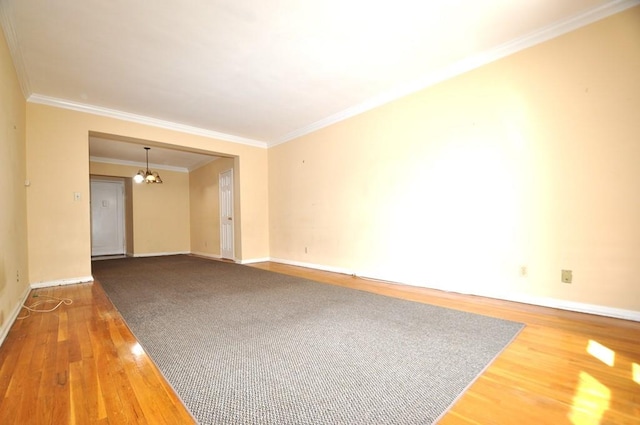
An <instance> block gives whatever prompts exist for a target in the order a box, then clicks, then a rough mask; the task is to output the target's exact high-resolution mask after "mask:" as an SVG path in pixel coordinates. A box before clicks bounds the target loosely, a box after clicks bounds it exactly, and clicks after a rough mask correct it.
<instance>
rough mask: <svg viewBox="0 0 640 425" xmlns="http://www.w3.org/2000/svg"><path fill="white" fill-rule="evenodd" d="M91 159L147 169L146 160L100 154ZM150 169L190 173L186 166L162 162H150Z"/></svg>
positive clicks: (90, 158)
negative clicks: (132, 159) (115, 157)
mask: <svg viewBox="0 0 640 425" xmlns="http://www.w3.org/2000/svg"><path fill="white" fill-rule="evenodd" d="M89 161H92V162H101V163H103V164H116V165H130V166H133V167H137V168H142V169H146V168H147V163H146V162H138V161H127V160H125V159H114V158H103V157H100V156H90V157H89ZM149 169H153V170H156V169H157V170H166V171H177V172H179V173H188V172H189V169H188V168H185V167H175V166H173V165H162V164H152V163H149Z"/></svg>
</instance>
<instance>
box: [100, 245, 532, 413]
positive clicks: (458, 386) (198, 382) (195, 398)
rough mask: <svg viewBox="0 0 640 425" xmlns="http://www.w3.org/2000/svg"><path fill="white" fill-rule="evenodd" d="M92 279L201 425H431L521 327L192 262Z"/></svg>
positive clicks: (161, 261) (107, 269)
mask: <svg viewBox="0 0 640 425" xmlns="http://www.w3.org/2000/svg"><path fill="white" fill-rule="evenodd" d="M93 272H94V276H95V277H96V278H97V279H98V280H99V281H100V283H101V284H102V286H103V287H104V289H105V291H106V292H107V294H108V296H109V298H110V299H111V301H112V302H113V303H114V305H115V306H116V308H117V309H118V310H119V311H120V313H121V314H122V316H123V317H124V319H125V321H126V322H127V324H128V325H129V327H130V329H131V330H132V331H133V333H134V334H135V336H136V338H137V339H138V340H139V341H140V344H141V345H142V346H143V348H144V349H145V350H146V352H147V353H148V354H149V355H150V356H151V358H152V359H153V360H154V361H155V363H156V364H157V366H158V367H159V368H160V370H161V371H162V373H163V374H164V375H165V377H166V379H167V380H168V381H169V383H170V384H171V385H172V386H173V388H174V389H175V391H176V392H177V393H178V395H179V396H180V397H181V398H182V400H183V401H184V403H185V405H186V406H187V408H188V409H189V410H190V411H191V413H192V414H193V416H194V417H195V418H196V419H197V420H198V421H199V422H200V423H201V424H314V425H317V424H432V423H435V422H436V421H437V420H438V418H439V417H440V416H441V415H443V414H444V413H445V412H446V411H447V409H448V408H449V407H450V406H451V405H452V404H453V403H454V402H455V401H456V399H457V398H458V397H459V396H460V395H461V394H462V393H463V392H464V391H465V389H466V388H467V387H468V386H469V385H470V384H471V383H472V382H473V381H474V380H475V379H476V378H477V377H478V375H479V374H480V373H482V371H483V370H484V369H485V368H486V367H487V366H488V365H489V364H490V363H491V362H492V360H493V359H494V358H495V357H496V356H497V355H498V354H499V353H500V352H501V351H502V350H503V349H504V348H505V347H506V346H507V345H508V344H509V343H510V342H511V341H512V340H513V338H515V336H516V335H517V334H518V333H519V332H520V330H521V329H522V328H523V326H524V325H522V324H520V323H514V322H510V321H505V320H500V319H494V318H490V317H486V316H481V315H477V314H471V313H466V312H460V311H456V310H452V309H447V308H442V307H437V306H431V305H427V304H421V303H417V302H411V301H405V300H399V299H394V298H389V297H385V296H381V295H376V294H371V293H367V292H363V291H357V290H352V289H347V288H342V287H338V286H332V285H327V284H322V283H317V282H312V281H309V280H304V279H300V278H296V277H291V276H287V275H282V274H278V273H273V272H268V271H264V270H259V269H255V268H251V267H247V266H241V265H237V264H230V263H224V262H218V261H213V260H206V259H201V258H197V257H190V256H168V257H155V258H127V259H117V260H106V261H96V262H94V263H93Z"/></svg>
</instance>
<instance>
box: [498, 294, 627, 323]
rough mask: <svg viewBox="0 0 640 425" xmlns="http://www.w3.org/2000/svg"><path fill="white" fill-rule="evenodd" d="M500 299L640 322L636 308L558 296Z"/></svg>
mask: <svg viewBox="0 0 640 425" xmlns="http://www.w3.org/2000/svg"><path fill="white" fill-rule="evenodd" d="M492 298H497V297H492ZM500 299H504V300H507V301H514V302H519V303H524V304H532V305H537V306H541V307H551V308H557V309H560V310H568V311H575V312H578V313H587V314H595V315H597V316H606V317H613V318H616V319H624V320H633V321H634V322H640V311H634V310H625V309H621V308H614V307H607V306H603V305H597V304H585V303H578V302H574V301H566V300H559V299H556V298H547V297H536V296H531V295H523V294H519V295H515V296H506V297H501V298H500Z"/></svg>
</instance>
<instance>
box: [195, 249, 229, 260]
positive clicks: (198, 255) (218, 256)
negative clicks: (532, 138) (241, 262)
mask: <svg viewBox="0 0 640 425" xmlns="http://www.w3.org/2000/svg"><path fill="white" fill-rule="evenodd" d="M190 255H195V256H197V257H205V258H213V259H216V260H220V259H222V257H221V256H220V255H218V254H208V253H205V252H198V251H191V252H190Z"/></svg>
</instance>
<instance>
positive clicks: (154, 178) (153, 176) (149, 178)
mask: <svg viewBox="0 0 640 425" xmlns="http://www.w3.org/2000/svg"><path fill="white" fill-rule="evenodd" d="M144 149H145V151H147V171H144V170H140V171H138V174H136V175H135V176H134V177H133V181H135V182H136V183H142V182H145V183H162V179H161V178H160V175H159V174H158V173H156V172H155V171H149V149H151V148H148V147H146V146H145V148H144Z"/></svg>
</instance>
